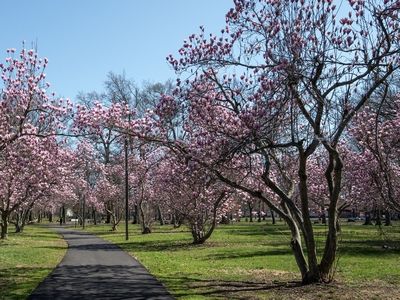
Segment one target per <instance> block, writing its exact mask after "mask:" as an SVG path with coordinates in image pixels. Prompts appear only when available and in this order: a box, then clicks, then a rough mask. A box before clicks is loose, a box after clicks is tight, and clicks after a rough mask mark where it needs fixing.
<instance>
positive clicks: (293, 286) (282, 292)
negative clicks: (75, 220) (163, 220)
mask: <svg viewBox="0 0 400 300" xmlns="http://www.w3.org/2000/svg"><path fill="white" fill-rule="evenodd" d="M399 225H400V224H396V225H395V226H392V227H389V228H383V231H380V230H378V228H377V227H375V226H362V225H361V224H358V223H357V224H353V223H352V224H347V223H346V224H343V228H342V234H341V237H340V251H339V261H338V266H337V269H336V271H337V275H336V278H337V279H338V281H336V283H335V284H336V285H337V286H335V285H328V286H318V287H317V288H315V286H314V288H313V286H312V287H311V288H310V287H300V286H299V284H298V283H299V280H300V276H299V273H298V269H297V266H296V263H295V261H294V258H293V256H292V253H291V251H290V248H289V241H290V233H289V231H288V230H287V228H286V227H285V226H284V225H283V224H278V225H270V224H266V223H265V222H262V223H245V222H241V223H234V224H230V225H220V226H219V227H218V228H217V229H216V231H215V233H214V234H213V236H212V237H211V238H210V239H209V241H207V242H206V244H204V245H192V244H191V236H190V233H189V232H188V231H187V230H186V228H184V227H181V228H179V229H173V228H171V227H170V226H162V227H160V226H158V227H157V226H156V227H155V230H154V233H152V234H148V235H142V234H140V229H139V227H138V226H136V225H130V240H129V241H125V240H124V233H123V232H122V231H120V232H110V231H109V226H108V225H98V226H89V227H88V229H87V230H88V231H90V232H93V233H95V234H97V235H99V236H101V237H103V238H105V239H106V240H109V241H112V242H114V243H117V244H118V245H120V246H121V247H122V248H123V249H124V250H126V251H127V252H129V253H130V254H131V255H132V256H134V257H136V258H137V259H138V260H139V261H140V262H141V263H142V264H143V265H145V266H146V268H147V269H149V271H150V272H151V273H152V274H154V275H155V276H156V277H158V278H159V279H160V280H161V281H162V282H163V283H164V284H165V285H166V286H167V288H168V289H169V290H170V292H171V293H172V294H173V295H174V296H175V297H177V298H179V299H219V298H221V299H270V298H275V297H277V298H282V299H291V298H298V299H301V295H303V294H304V295H305V298H304V299H314V298H315V299H319V298H327V299H329V298H330V297H333V298H334V299H341V298H343V299H346V296H348V295H353V298H354V299H357V296H356V294H354V293H353V292H354V290H355V287H358V289H359V290H360V298H361V299H362V298H365V296H366V295H370V296H371V295H372V294H371V293H372V292H373V289H372V290H371V288H372V285H373V286H374V290H376V293H377V294H378V295H380V291H379V290H380V289H381V288H382V289H384V290H385V291H391V289H393V288H394V291H392V292H390V293H395V292H399V291H400V290H398V289H396V286H397V285H399V284H400V255H399V254H400V243H399V241H400V226H399ZM315 231H316V238H317V244H318V248H319V251H322V248H323V245H324V237H325V235H326V228H325V226H324V225H315ZM172 233H173V234H172ZM319 254H321V253H319ZM366 282H369V284H370V285H369V286H368V287H365V288H362V287H363V286H364V285H365V283H366ZM393 286H394V287H393ZM346 289H348V290H349V293H350V294H347V293H346ZM315 290H318V292H315ZM350 290H352V291H353V292H350ZM362 291H364V292H362ZM365 293H367V294H365ZM311 294H312V296H311ZM389 295H390V294H389ZM372 298H373V297H372ZM349 299H352V298H349Z"/></svg>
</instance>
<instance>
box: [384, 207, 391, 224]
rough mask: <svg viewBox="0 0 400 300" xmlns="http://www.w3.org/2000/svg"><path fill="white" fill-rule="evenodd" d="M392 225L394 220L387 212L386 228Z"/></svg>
mask: <svg viewBox="0 0 400 300" xmlns="http://www.w3.org/2000/svg"><path fill="white" fill-rule="evenodd" d="M391 225H392V218H391V217H390V212H389V211H388V210H387V211H386V212H385V226H391Z"/></svg>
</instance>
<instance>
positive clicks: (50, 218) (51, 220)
mask: <svg viewBox="0 0 400 300" xmlns="http://www.w3.org/2000/svg"><path fill="white" fill-rule="evenodd" d="M49 222H50V223H53V214H52V213H51V212H49Z"/></svg>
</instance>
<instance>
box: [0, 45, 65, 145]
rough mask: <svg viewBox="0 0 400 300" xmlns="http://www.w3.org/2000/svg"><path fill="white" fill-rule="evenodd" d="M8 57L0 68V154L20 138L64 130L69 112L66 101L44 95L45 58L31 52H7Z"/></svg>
mask: <svg viewBox="0 0 400 300" xmlns="http://www.w3.org/2000/svg"><path fill="white" fill-rule="evenodd" d="M7 53H8V54H9V57H7V58H6V60H5V63H1V64H0V71H1V80H2V90H1V94H0V98H1V99H0V151H3V150H4V149H5V148H6V147H7V146H8V145H10V144H12V143H13V142H15V141H17V140H18V139H19V138H21V137H23V136H37V137H44V136H50V135H54V134H56V133H57V132H59V131H60V129H63V128H64V125H63V121H64V119H65V116H66V115H67V113H68V112H71V110H72V103H71V102H70V101H69V99H57V98H55V97H54V94H52V95H51V96H49V95H48V93H47V89H48V88H49V86H50V84H49V83H48V82H46V81H45V78H46V74H45V72H44V71H45V69H46V66H47V63H48V60H47V58H43V59H42V58H39V57H38V55H37V53H35V51H33V50H26V49H22V50H21V52H20V53H19V55H18V54H17V53H15V49H8V50H7Z"/></svg>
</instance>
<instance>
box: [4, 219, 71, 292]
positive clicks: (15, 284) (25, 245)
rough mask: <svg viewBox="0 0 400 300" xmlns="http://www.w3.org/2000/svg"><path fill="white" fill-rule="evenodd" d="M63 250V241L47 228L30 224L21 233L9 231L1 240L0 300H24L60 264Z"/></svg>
mask: <svg viewBox="0 0 400 300" xmlns="http://www.w3.org/2000/svg"><path fill="white" fill-rule="evenodd" d="M11 230H12V228H11ZM66 248H67V245H66V242H65V241H64V240H63V239H62V238H61V237H60V236H59V235H58V234H56V233H55V232H53V231H52V230H51V229H49V228H46V227H41V226H38V225H33V226H31V225H30V226H26V227H25V231H24V232H23V233H18V234H16V233H12V232H11V233H10V234H9V238H8V239H7V240H4V241H0V299H26V297H27V296H28V295H29V294H30V293H31V292H32V291H33V290H34V289H35V287H36V286H37V285H38V284H39V283H40V282H41V281H42V280H43V279H44V278H45V277H46V276H47V275H48V274H49V273H50V272H51V271H52V270H53V269H54V268H55V266H56V265H57V264H58V263H59V262H60V261H61V259H62V257H63V256H64V254H65V252H66Z"/></svg>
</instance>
